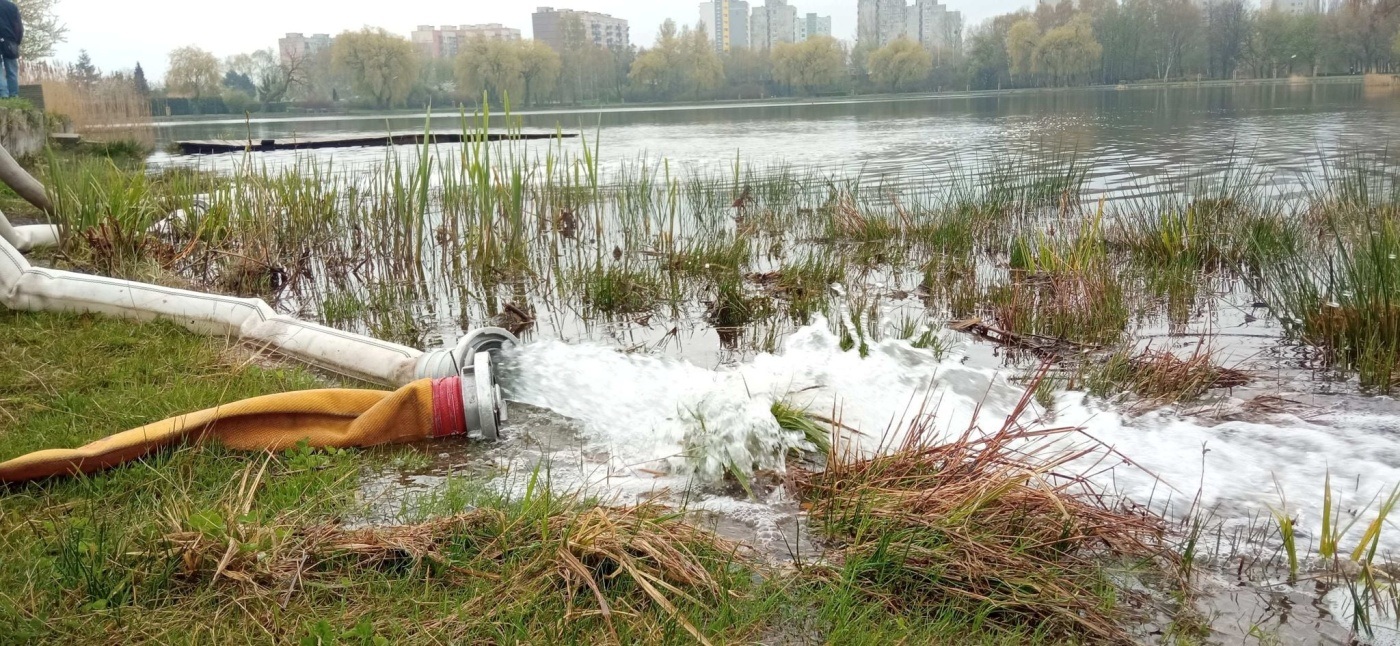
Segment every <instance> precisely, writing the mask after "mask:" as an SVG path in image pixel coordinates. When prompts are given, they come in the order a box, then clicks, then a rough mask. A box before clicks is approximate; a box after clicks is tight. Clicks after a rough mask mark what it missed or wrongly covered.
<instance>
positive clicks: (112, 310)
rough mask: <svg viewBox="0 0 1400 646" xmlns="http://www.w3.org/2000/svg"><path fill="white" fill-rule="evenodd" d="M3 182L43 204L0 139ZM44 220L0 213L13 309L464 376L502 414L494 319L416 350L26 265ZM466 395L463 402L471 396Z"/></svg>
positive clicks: (257, 307)
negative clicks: (135, 323) (154, 324)
mask: <svg viewBox="0 0 1400 646" xmlns="http://www.w3.org/2000/svg"><path fill="white" fill-rule="evenodd" d="M0 181H3V182H5V184H7V185H9V186H10V187H11V188H13V189H14V190H15V191H16V192H17V193H19V194H20V195H22V196H24V198H25V199H26V200H29V201H30V202H31V203H33V204H34V205H35V206H38V207H39V208H43V209H45V210H46V212H47V211H48V210H49V209H51V208H52V207H51V205H50V203H49V201H48V197H47V195H46V193H45V191H44V188H43V185H41V184H39V182H38V181H37V180H35V179H34V178H33V177H32V176H30V175H29V173H28V172H25V170H24V169H23V168H21V167H20V166H19V164H18V163H17V162H15V160H14V158H13V157H11V156H10V154H9V152H7V151H5V149H4V147H3V146H0ZM58 233H59V231H58V229H57V228H55V227H52V226H49V225H41V226H28V227H15V226H11V225H10V223H9V221H8V220H7V219H6V218H5V217H4V215H3V214H0V306H4V307H6V308H9V309H14V310H28V311H36V312H37V311H48V312H74V313H86V312H93V313H100V314H107V315H111V316H117V317H122V318H129V319H137V320H151V319H162V320H166V321H171V322H173V323H175V324H177V325H180V326H182V327H184V328H186V329H188V330H191V331H194V332H199V333H203V334H212V335H223V336H228V337H232V338H237V339H240V340H243V341H246V342H251V343H254V344H258V345H262V346H264V347H267V348H269V349H273V350H275V351H278V352H280V353H282V354H285V355H288V356H290V357H293V358H295V359H299V360H301V361H305V362H307V363H309V364H312V365H314V366H317V367H320V368H323V369H326V370H330V371H332V372H336V373H339V374H343V375H347V376H350V377H354V378H357V379H362V380H365V381H371V382H376V383H381V384H387V385H391V386H395V387H399V386H404V385H406V384H408V383H410V382H413V381H416V380H419V379H428V378H432V379H443V378H447V377H458V376H460V377H463V380H462V383H463V386H464V387H463V401H464V403H471V406H469V407H468V408H467V415H468V417H470V418H472V419H473V420H475V424H474V426H473V427H474V428H479V429H481V431H482V434H483V435H484V436H486V437H487V438H489V439H496V437H498V435H499V431H500V425H501V424H502V423H503V422H504V421H505V420H506V414H505V403H504V401H503V400H502V399H501V397H500V389H499V388H498V387H497V386H496V383H495V374H494V357H495V353H496V352H498V351H499V350H500V349H501V348H503V347H506V346H508V345H512V344H515V343H519V340H518V339H517V338H516V337H515V335H513V334H511V333H510V332H508V331H506V330H502V329H500V328H482V329H479V330H474V331H472V332H470V333H468V334H467V335H466V336H465V337H464V338H463V339H462V341H461V342H460V343H459V344H458V345H457V347H456V348H448V349H442V350H434V351H430V352H423V351H421V350H417V349H414V348H410V347H407V346H403V345H398V344H395V343H389V342H386V341H380V340H378V339H374V338H371V337H367V336H364V335H360V334H352V333H349V332H343V331H341V330H336V329H333V328H329V327H325V326H323V325H317V324H315V323H309V322H306V321H302V320H299V319H296V318H293V317H290V316H285V315H281V314H278V313H277V312H276V311H275V310H273V309H272V307H271V306H269V305H268V304H267V303H266V302H264V301H262V300H259V299H252V298H236V297H233V296H221V295H217V294H206V293H202V292H195V291H189V290H183V289H173V288H169V287H161V286H158V285H151V284H147V283H138V282H133V281H127V280H120V279H116V278H107V277H105V276H91V275H87V274H80V273H76V272H69V271H58V270H51V269H43V268H38V267H34V266H31V265H30V264H29V262H28V261H27V260H26V259H25V258H24V255H23V254H22V253H21V251H25V250H28V249H31V248H34V247H36V246H44V245H52V244H55V243H57V241H58ZM468 398H470V402H468Z"/></svg>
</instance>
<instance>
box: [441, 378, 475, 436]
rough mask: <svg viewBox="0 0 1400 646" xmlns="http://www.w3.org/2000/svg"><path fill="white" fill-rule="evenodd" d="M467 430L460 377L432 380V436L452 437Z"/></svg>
mask: <svg viewBox="0 0 1400 646" xmlns="http://www.w3.org/2000/svg"><path fill="white" fill-rule="evenodd" d="M466 432H467V414H466V411H465V410H463V404H462V378H461V377H447V378H445V379H434V380H433V437H434V438H439V437H452V436H454V435H464V434H466Z"/></svg>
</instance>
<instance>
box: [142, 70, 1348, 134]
mask: <svg viewBox="0 0 1400 646" xmlns="http://www.w3.org/2000/svg"><path fill="white" fill-rule="evenodd" d="M1365 78H1366V77H1365V76H1363V75H1353V76H1322V77H1296V78H1279V79H1245V80H1219V79H1216V80H1203V81H1169V82H1165V83H1163V82H1158V81H1139V82H1135V83H1126V84H1119V85H1102V84H1101V85H1080V86H1074V87H1059V88H1013V89H1002V90H971V91H968V90H958V91H951V92H922V93H916V94H864V95H839V96H817V97H778V98H769V99H752V100H744V101H701V102H693V101H692V102H684V103H613V104H607V105H600V106H580V107H568V106H558V107H548V108H542V109H530V110H512V111H511V112H510V115H511V116H527V115H549V114H560V115H565V114H607V113H622V112H669V111H675V112H683V111H691V110H732V109H739V108H749V107H798V106H809V105H844V104H856V103H901V102H912V101H929V100H941V99H966V98H981V97H999V96H1020V95H1030V94H1062V93H1068V92H1082V91H1086V90H1091V91H1092V90H1097V91H1103V90H1118V91H1124V92H1127V91H1134V90H1167V89H1181V88H1206V87H1252V86H1270V85H1280V86H1297V85H1346V84H1355V85H1363V84H1364V82H1365ZM462 109H463V108H461V107H453V108H452V109H443V110H441V111H437V110H434V111H433V112H432V116H433V117H435V118H446V117H449V116H452V115H456V114H459V113H461V111H462ZM476 110H477V108H475V107H471V108H470V109H468V111H467V114H468V115H471V114H475V113H476ZM493 112H494V113H496V114H503V113H502V112H499V111H496V110H493ZM428 116H429V113H428V112H427V111H424V110H419V109H412V110H409V109H400V110H345V111H338V112H328V113H296V114H287V113H275V114H267V115H254V116H252V117H251V118H244V117H238V116H235V115H207V116H184V117H164V118H158V119H156V120H154V121H153V123H152V125H154V126H155V127H157V128H170V127H179V126H186V125H235V124H245V123H281V122H307V121H342V120H349V119H366V118H384V119H405V120H407V119H412V120H423V119H426V118H427V117H428Z"/></svg>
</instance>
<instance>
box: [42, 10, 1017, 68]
mask: <svg viewBox="0 0 1400 646" xmlns="http://www.w3.org/2000/svg"><path fill="white" fill-rule="evenodd" d="M1031 2H1032V0H950V1H949V2H948V4H949V5H950V6H951V8H953V9H955V10H959V11H962V12H963V16H964V18H965V19H966V20H967V22H968V24H969V25H972V24H975V23H977V22H980V21H981V20H983V19H985V18H988V17H991V16H993V15H996V14H999V13H1003V12H1006V11H1011V10H1015V9H1017V8H1020V7H1023V6H1027V5H1029V4H1030V3H1031ZM790 4H793V5H794V6H796V7H797V10H798V11H799V12H801V13H807V12H816V13H819V14H823V15H830V16H832V32H833V35H835V36H836V37H837V38H842V39H848V40H851V39H854V37H855V31H856V0H791V2H790ZM538 5H546V6H548V5H552V6H554V7H560V8H564V7H567V8H570V9H587V10H591V11H601V12H603V13H610V14H612V15H614V16H617V17H619V18H625V19H626V20H628V21H629V22H630V23H631V26H632V42H633V43H634V44H636V45H639V46H647V45H650V44H651V42H652V40H653V39H655V37H656V29H657V26H659V25H660V24H661V22H662V21H663V20H665V19H667V18H673V19H675V20H676V21H677V22H689V23H694V22H696V21H698V20H699V17H700V13H699V0H695V1H691V0H464V1H460V2H443V1H441V0H339V1H338V2H324V1H314V0H313V1H308V0H241V1H240V2H236V3H206V2H191V1H190V0H135V1H134V2H116V1H113V0H60V2H59V5H58V13H59V15H60V17H61V18H62V20H63V22H65V23H67V25H68V42H66V43H63V44H62V45H60V46H59V47H58V52H57V57H58V58H59V59H60V60H64V61H70V62H71V61H73V60H75V59H77V57H78V50H81V49H86V50H87V51H88V53H89V54H90V55H91V56H92V60H93V62H94V63H95V64H96V65H97V66H98V67H100V68H102V69H103V70H118V69H123V68H131V67H134V66H135V65H136V63H137V61H140V62H141V65H142V67H144V68H145V69H146V73H147V75H148V76H150V77H151V78H152V79H153V80H154V79H156V78H159V77H161V76H163V75H164V73H165V67H166V55H167V54H168V53H169V52H170V50H172V49H175V48H176V47H181V46H184V45H198V46H199V47H202V48H204V49H207V50H209V51H212V52H214V53H215V54H216V55H218V56H219V57H220V58H223V57H225V56H230V55H233V54H238V53H241V52H247V51H252V50H255V49H261V48H265V47H274V48H275V47H276V46H277V39H278V38H279V37H281V36H282V34H284V33H286V32H289V31H290V32H298V31H299V32H305V33H330V34H336V33H339V32H342V31H345V30H347V29H359V28H360V27H363V26H365V25H372V26H376V27H384V28H385V29H388V30H390V31H394V32H398V33H400V34H403V35H405V36H407V35H408V32H410V31H412V30H413V28H414V26H415V25H419V24H472V23H486V22H499V23H502V24H505V25H506V26H509V27H515V28H517V29H519V30H521V32H523V33H524V35H525V37H527V38H528V37H529V36H530V14H531V13H533V12H534V9H535V7H536V6H538Z"/></svg>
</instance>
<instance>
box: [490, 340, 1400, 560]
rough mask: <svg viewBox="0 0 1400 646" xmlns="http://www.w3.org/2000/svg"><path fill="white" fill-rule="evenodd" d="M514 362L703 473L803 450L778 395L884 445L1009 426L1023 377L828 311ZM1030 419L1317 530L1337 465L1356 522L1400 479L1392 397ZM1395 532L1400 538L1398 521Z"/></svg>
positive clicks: (1158, 499) (1250, 511) (1237, 517)
mask: <svg viewBox="0 0 1400 646" xmlns="http://www.w3.org/2000/svg"><path fill="white" fill-rule="evenodd" d="M504 366H505V367H504V370H503V373H504V375H505V377H504V379H505V382H506V384H507V386H508V388H507V391H508V392H507V394H508V397H509V398H510V399H512V400H514V401H517V402H521V403H526V404H531V405H534V406H539V407H542V408H548V409H551V410H553V411H555V412H557V413H559V414H561V415H564V416H566V417H570V418H573V419H575V420H578V422H579V425H580V429H581V431H580V434H581V436H582V439H583V441H584V442H585V444H586V446H585V447H584V450H585V451H589V452H592V453H594V454H599V455H604V456H606V459H607V460H608V461H609V462H610V464H611V465H613V466H619V467H629V468H635V467H642V468H646V469H651V470H662V471H667V472H670V473H672V474H675V475H682V476H689V477H690V478H692V479H694V480H699V481H700V483H702V484H703V483H707V482H714V481H715V480H717V479H719V478H721V477H722V476H723V475H724V474H725V472H726V471H728V470H735V471H738V472H740V473H742V474H751V473H753V472H754V471H757V470H770V471H779V472H781V471H782V470H783V468H784V467H785V459H786V456H787V455H788V453H789V451H790V450H792V449H794V448H810V447H806V446H805V441H804V439H803V438H802V437H801V435H800V434H798V433H794V432H790V431H785V430H783V429H781V428H779V427H778V425H777V422H776V421H775V420H774V418H773V416H772V414H771V406H772V404H773V402H775V401H779V400H783V401H787V402H789V403H791V404H793V405H795V406H798V407H801V408H805V409H806V410H808V411H810V412H813V413H816V414H819V415H824V416H829V417H831V418H833V419H838V420H840V422H841V423H842V424H843V425H845V426H848V427H851V428H854V429H857V430H859V431H860V432H861V433H862V434H861V435H859V436H856V437H855V438H853V439H854V441H855V443H856V445H858V446H859V447H860V448H861V449H862V450H864V451H865V452H866V453H873V452H876V451H880V450H882V448H884V447H888V446H893V445H897V443H898V442H899V441H900V440H901V439H902V437H903V435H904V434H905V433H906V432H907V431H908V428H909V427H910V425H911V424H912V423H913V422H914V421H915V420H916V418H918V417H919V416H920V414H921V413H923V414H926V415H929V416H931V417H932V419H933V425H932V428H933V429H934V430H936V431H937V432H938V433H941V434H942V435H943V436H944V437H952V436H955V435H958V434H961V433H962V432H964V431H965V430H966V429H968V428H971V427H978V428H982V429H985V430H987V431H995V430H997V429H999V428H1001V427H1002V425H1003V422H1004V421H1005V419H1006V418H1007V416H1008V415H1011V414H1012V413H1013V412H1014V411H1015V410H1016V405H1017V403H1018V402H1019V401H1020V400H1021V398H1022V395H1023V392H1024V388H1023V386H1021V385H1018V384H1015V383H1012V382H1011V381H1009V380H1008V379H1007V378H1006V375H1004V374H1001V373H999V372H998V371H996V370H992V369H984V368H976V367H970V366H967V365H964V364H963V363H962V359H961V358H960V357H958V356H951V357H948V358H945V359H942V360H940V359H939V358H938V357H937V356H936V355H935V354H934V353H932V352H929V351H927V350H922V349H918V348H914V347H912V346H911V345H909V344H908V343H906V342H902V341H881V342H878V343H874V344H872V345H870V346H869V347H868V354H867V356H865V357H862V356H861V353H860V352H858V351H856V350H850V351H845V350H842V349H841V345H840V339H839V338H837V337H836V336H835V335H833V334H832V333H831V332H830V331H829V330H828V326H827V324H826V322H825V321H818V322H816V323H815V324H814V325H812V326H809V327H805V328H802V329H801V330H799V331H798V332H796V333H794V334H793V335H792V336H791V337H790V338H788V339H787V342H786V343H785V344H784V347H783V349H782V351H781V352H778V353H776V354H760V355H758V356H756V357H754V358H753V359H752V360H751V361H749V362H746V363H744V364H742V365H738V366H733V367H727V368H721V369H718V370H710V369H706V368H701V367H699V366H695V365H693V364H690V363H687V362H684V361H680V360H676V359H670V358H663V357H655V356H647V355H631V354H624V353H620V352H618V351H616V350H614V349H611V348H607V347H603V346H597V345H568V344H564V343H561V342H557V341H543V342H539V343H534V344H530V345H527V346H524V347H523V348H519V349H517V350H516V351H515V352H514V353H513V354H512V355H510V356H508V357H507V358H506V361H505V364H504ZM1042 420H1043V421H1042ZM1019 421H1020V422H1021V423H1022V424H1026V425H1036V424H1043V425H1053V426H1057V427H1058V426H1073V427H1080V428H1082V429H1084V433H1083V434H1082V435H1069V436H1064V437H1060V438H1058V439H1056V440H1055V441H1054V444H1053V445H1052V446H1049V447H1048V449H1049V450H1052V451H1054V450H1065V451H1068V450H1080V449H1083V448H1084V447H1086V446H1098V447H1099V450H1097V451H1096V452H1095V453H1094V454H1093V455H1091V456H1089V457H1086V458H1084V459H1082V460H1081V461H1080V463H1079V464H1078V466H1080V467H1082V468H1083V469H1085V470H1086V471H1087V472H1090V473H1092V477H1093V479H1094V480H1095V481H1096V482H1097V483H1098V484H1100V485H1101V486H1102V487H1103V488H1104V489H1106V490H1109V491H1111V492H1114V493H1117V494H1119V495H1123V496H1126V497H1128V498H1130V499H1133V500H1135V501H1137V502H1139V503H1142V504H1150V505H1153V506H1155V507H1156V508H1158V509H1163V510H1167V511H1173V512H1180V511H1183V510H1184V509H1185V508H1186V507H1187V506H1188V505H1189V504H1190V503H1191V502H1192V501H1193V500H1195V499H1196V498H1197V496H1198V495H1199V500H1200V503H1201V504H1202V505H1203V506H1204V507H1206V508H1216V509H1218V515H1219V516H1221V517H1222V520H1225V521H1226V522H1227V524H1228V523H1230V522H1235V523H1240V524H1243V523H1248V522H1255V521H1256V520H1257V518H1258V517H1259V515H1260V514H1261V513H1263V514H1267V510H1268V509H1269V508H1270V507H1271V506H1273V507H1277V506H1279V505H1280V504H1281V501H1280V499H1279V493H1278V491H1279V489H1282V490H1283V492H1284V493H1285V494H1286V496H1287V500H1288V511H1289V512H1290V513H1292V514H1294V515H1295V516H1296V517H1297V518H1298V519H1299V523H1298V524H1299V527H1300V530H1301V533H1302V535H1303V536H1304V537H1305V538H1310V537H1315V536H1317V531H1318V528H1319V526H1320V517H1321V502H1322V496H1323V482H1324V480H1325V478H1326V477H1327V474H1328V472H1329V470H1330V472H1331V476H1332V482H1333V485H1334V492H1333V496H1334V500H1340V501H1341V503H1342V505H1343V507H1344V508H1345V509H1347V510H1353V511H1354V512H1355V513H1358V514H1359V515H1361V516H1363V520H1362V521H1361V522H1358V523H1357V524H1356V525H1355V528H1354V530H1353V534H1357V533H1359V532H1361V531H1363V530H1364V527H1365V526H1366V524H1367V523H1368V522H1369V519H1366V518H1364V517H1365V515H1366V514H1367V513H1371V511H1370V510H1369V507H1372V506H1373V505H1371V502H1372V500H1373V499H1374V498H1375V497H1376V495H1377V493H1378V492H1381V491H1386V492H1388V491H1389V488H1390V487H1393V486H1395V485H1396V484H1398V483H1400V416H1397V415H1396V414H1394V413H1393V412H1391V411H1382V412H1379V413H1367V414H1358V413H1353V412H1349V411H1347V410H1336V411H1331V412H1328V413H1326V414H1324V415H1322V416H1321V417H1319V418H1316V419H1313V420H1311V421H1304V420H1302V419H1299V418H1297V417H1293V416H1286V415H1278V416H1274V417H1271V418H1269V419H1267V420H1254V421H1229V422H1224V423H1218V424H1212V423H1208V422H1205V421H1202V420H1196V419H1184V418H1181V417H1179V416H1176V415H1174V414H1172V413H1169V412H1165V411H1164V412H1158V413H1153V414H1148V415H1142V416H1136V417H1129V416H1126V415H1124V414H1122V413H1121V412H1119V411H1117V410H1114V409H1112V408H1108V407H1103V406H1102V405H1100V404H1097V403H1095V402H1094V401H1093V400H1092V399H1091V398H1089V397H1087V396H1086V395H1084V394H1082V393H1074V392H1067V393H1061V394H1060V395H1059V396H1058V397H1057V400H1056V402H1055V405H1054V408H1053V411H1050V412H1047V411H1044V410H1041V409H1039V408H1038V407H1035V406H1032V407H1031V409H1030V410H1029V411H1027V412H1025V413H1024V417H1023V419H1021V420H1019ZM1041 448H1042V449H1046V448H1047V447H1044V446H1042V447H1041ZM1276 483H1277V485H1276ZM1169 501H1170V503H1171V504H1172V508H1171V509H1168V508H1167V503H1168V502H1169ZM1343 522H1344V523H1345V522H1350V519H1344V521H1343ZM1353 538H1355V536H1353ZM1387 539H1388V540H1387V542H1394V543H1397V544H1400V535H1397V533H1395V532H1391V533H1390V535H1389V536H1387Z"/></svg>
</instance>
